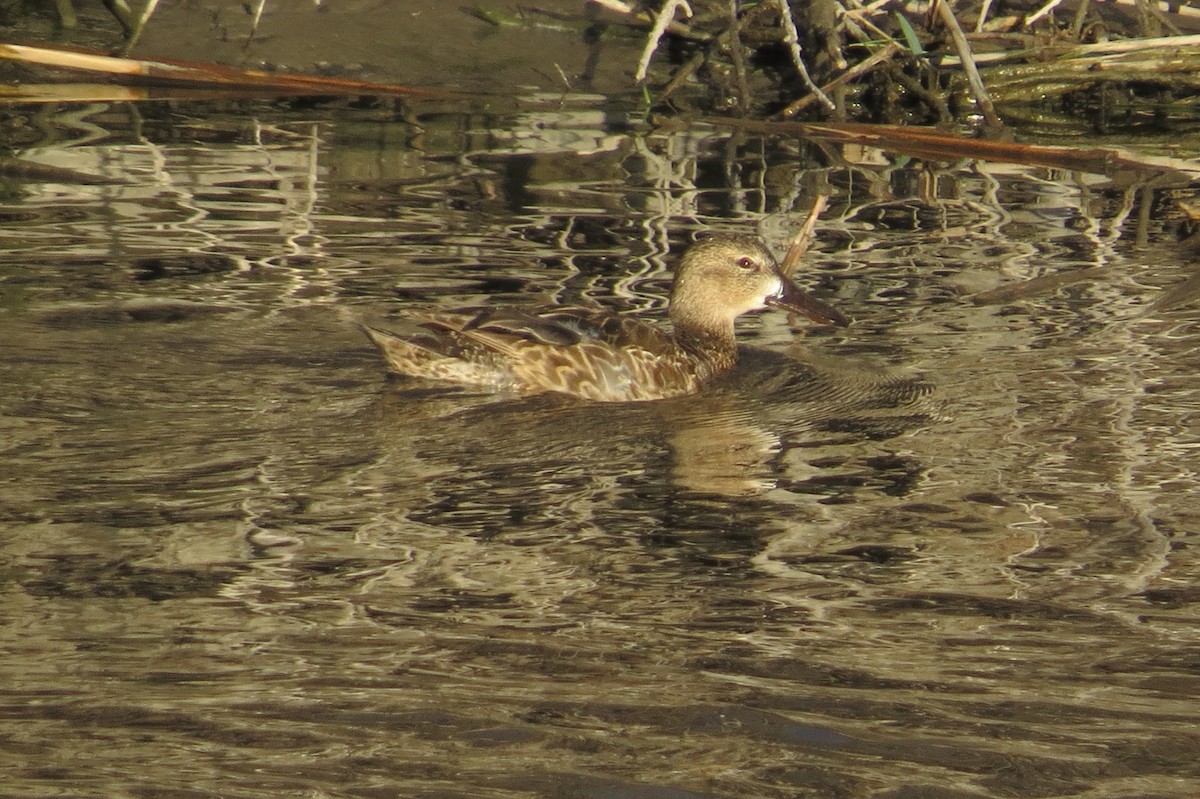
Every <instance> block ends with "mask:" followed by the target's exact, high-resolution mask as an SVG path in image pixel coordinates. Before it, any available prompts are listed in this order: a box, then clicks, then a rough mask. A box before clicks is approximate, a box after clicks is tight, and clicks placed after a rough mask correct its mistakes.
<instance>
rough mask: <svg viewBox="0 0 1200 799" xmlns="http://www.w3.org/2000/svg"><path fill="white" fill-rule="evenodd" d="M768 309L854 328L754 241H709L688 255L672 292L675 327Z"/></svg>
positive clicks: (712, 323) (750, 238) (726, 320)
mask: <svg viewBox="0 0 1200 799" xmlns="http://www.w3.org/2000/svg"><path fill="white" fill-rule="evenodd" d="M766 307H774V308H782V309H783V310H785V311H793V312H795V313H799V314H803V315H804V316H807V317H808V318H809V319H812V320H813V321H815V322H818V323H820V324H832V325H847V324H849V320H848V319H846V317H845V316H843V315H842V314H841V313H840V312H839V311H838V310H837V309H835V308H831V307H830V306H828V305H826V304H825V303H823V302H821V301H820V300H818V299H816V298H815V297H813V296H812V295H810V294H808V293H807V292H805V291H803V290H801V289H800V288H799V287H798V286H797V285H796V284H795V283H793V282H792V281H791V280H789V279H788V278H787V277H786V276H785V275H784V274H783V273H782V272H781V271H780V269H779V264H778V262H777V261H776V260H775V256H773V255H772V254H771V251H770V250H768V249H767V247H766V245H764V244H763V243H762V241H761V240H759V239H758V238H757V237H755V236H741V235H724V234H723V235H715V236H710V237H708V238H705V239H701V240H699V241H697V242H696V243H695V244H693V245H692V246H691V247H690V248H688V251H687V252H686V253H684V255H683V259H682V260H681V261H680V264H679V269H678V271H677V272H676V275H675V283H674V285H673V286H672V289H671V307H670V314H671V319H672V321H674V322H675V323H676V325H679V324H680V323H683V324H685V325H688V324H690V325H693V326H696V325H700V326H709V327H711V326H715V325H718V324H719V325H721V326H725V325H732V323H733V320H734V319H736V318H737V317H739V316H741V315H742V314H744V313H747V312H749V311H756V310H759V309H761V308H766ZM705 320H707V321H705Z"/></svg>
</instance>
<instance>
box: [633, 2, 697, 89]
mask: <svg viewBox="0 0 1200 799" xmlns="http://www.w3.org/2000/svg"><path fill="white" fill-rule="evenodd" d="M677 8H678V9H682V10H683V16H684V17H687V18H688V19H690V18H691V16H692V7H691V6H690V5H688V3H687V0H667V4H666V5H664V6H663V7H662V11H659V12H658V16H656V17H655V18H654V27H653V28H651V29H650V36H649V37H648V38H647V39H646V47H645V49H644V50H642V57H641V59H640V60H639V61H638V68H637V72H636V73H634V76H633V77H634V80H636V81H638V82H641V81H644V80H645V79H646V71H647V70H648V69H650V59H651V58H652V57H653V56H654V51H655V50H657V49H658V43H659V41H660V40H661V39H662V37H663V34H664V33H666V30H667V25H669V24H670V22H671V20H672V19H673V18H674V17H675V9H677Z"/></svg>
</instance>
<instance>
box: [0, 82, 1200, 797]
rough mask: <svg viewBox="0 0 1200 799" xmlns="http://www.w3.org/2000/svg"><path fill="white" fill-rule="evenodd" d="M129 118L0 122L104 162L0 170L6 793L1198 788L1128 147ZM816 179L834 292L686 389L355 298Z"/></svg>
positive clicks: (630, 281)
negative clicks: (1009, 150)
mask: <svg viewBox="0 0 1200 799" xmlns="http://www.w3.org/2000/svg"><path fill="white" fill-rule="evenodd" d="M139 110H140V114H139V117H138V120H137V125H136V126H135V125H133V124H132V123H131V119H132V117H131V116H130V115H129V114H127V113H124V112H123V111H122V109H121V108H120V107H118V106H111V107H109V106H103V105H97V106H88V107H82V106H81V107H63V108H62V109H60V110H58V111H51V112H47V113H46V114H45V115H44V117H43V119H44V123H45V125H46V126H47V127H48V129H49V130H52V131H54V132H56V136H57V138H56V139H52V140H50V141H49V142H48V143H45V144H36V143H35V144H31V145H30V148H29V149H28V150H27V151H26V152H24V153H23V154H22V157H24V158H27V159H29V160H34V161H38V162H42V163H46V164H52V165H54V166H57V167H61V168H64V169H72V170H76V171H79V172H85V173H88V174H94V175H98V176H104V177H110V178H119V180H112V181H100V182H92V183H80V184H70V183H55V182H37V181H31V182H25V183H17V184H13V185H10V186H9V187H8V192H7V194H6V199H5V200H4V202H3V207H2V208H0V213H2V214H3V216H4V219H5V220H6V222H5V226H4V238H3V248H2V251H0V281H2V282H0V292H2V293H0V369H2V370H3V380H4V385H5V390H4V391H3V392H2V393H0V430H2V433H3V438H2V441H3V447H4V458H3V459H0V484H2V485H3V486H4V491H3V492H2V494H0V518H3V520H4V538H5V546H4V551H3V555H2V561H0V574H3V575H4V577H5V578H6V579H5V580H4V581H3V582H2V583H0V586H2V590H3V592H4V607H5V613H4V621H5V624H4V625H3V626H2V627H0V631H2V632H0V635H2V636H3V639H2V645H0V675H2V677H3V679H2V683H3V685H4V689H3V694H4V697H5V700H4V702H3V704H2V708H3V709H2V710H0V714H2V718H3V722H2V723H3V725H4V727H3V729H6V730H8V731H9V732H10V733H11V734H9V735H7V738H8V739H9V743H10V744H11V746H8V747H6V748H5V751H4V753H3V754H0V764H3V770H4V773H5V774H6V782H7V785H6V789H7V790H8V791H9V792H11V793H13V794H14V795H17V794H20V795H29V796H40V795H51V794H53V793H56V792H57V793H63V792H66V793H73V794H88V795H92V794H95V795H111V796H132V795H138V796H145V795H154V794H163V795H168V794H169V795H171V796H197V797H199V796H224V797H237V796H256V797H257V796H262V795H263V794H264V793H266V794H271V795H292V794H301V793H321V794H322V795H328V796H364V797H365V796H380V795H387V796H396V795H404V796H429V797H433V796H472V797H491V796H494V797H514V796H550V797H557V796H562V797H566V796H572V797H574V796H594V797H603V796H628V797H732V796H739V797H742V796H812V797H834V796H844V797H859V796H888V797H904V796H933V797H956V798H957V797H977V796H1020V797H1035V796H1037V797H1045V796H1078V795H1087V796H1096V797H1100V796H1113V797H1116V796H1133V795H1138V796H1155V797H1160V796H1161V797H1188V796H1192V795H1194V794H1195V792H1196V788H1197V786H1198V785H1200V773H1198V770H1197V766H1196V764H1195V757H1194V752H1195V751H1196V749H1197V746H1198V745H1200V739H1198V736H1197V733H1196V729H1197V726H1196V724H1197V720H1198V714H1197V712H1196V709H1195V708H1196V699H1197V693H1198V690H1200V675H1198V672H1197V663H1198V662H1200V661H1198V660H1197V653H1198V652H1200V648H1198V646H1200V643H1198V641H1200V639H1198V637H1197V628H1196V616H1195V608H1196V602H1197V594H1196V590H1195V588H1194V585H1195V582H1196V577H1197V568H1198V564H1197V560H1196V558H1195V554H1194V553H1195V547H1194V546H1193V544H1194V538H1195V529H1196V523H1197V521H1200V519H1198V513H1197V510H1196V504H1195V500H1194V496H1195V490H1196V471H1195V465H1194V462H1193V461H1194V457H1193V454H1194V449H1195V444H1196V424H1195V420H1196V418H1197V409H1198V408H1200V382H1198V380H1200V379H1198V378H1197V377H1196V375H1198V374H1200V363H1198V362H1197V359H1196V353H1197V352H1200V348H1198V347H1197V341H1198V338H1197V337H1198V335H1200V333H1198V329H1197V317H1196V311H1195V309H1194V303H1192V302H1190V300H1189V296H1190V295H1189V294H1188V290H1187V289H1186V286H1187V285H1188V281H1189V280H1194V271H1195V269H1194V265H1193V264H1191V263H1190V262H1189V261H1188V259H1187V257H1186V256H1184V255H1181V254H1180V252H1179V250H1178V247H1177V246H1176V244H1175V238H1176V234H1177V233H1178V232H1179V231H1180V230H1185V229H1186V224H1187V223H1186V221H1185V220H1184V219H1183V217H1182V214H1180V213H1179V212H1178V211H1177V209H1175V207H1174V206H1173V205H1171V203H1170V202H1169V201H1168V200H1169V197H1168V196H1167V195H1168V192H1167V191H1166V190H1154V191H1150V190H1143V189H1142V188H1140V187H1138V186H1132V187H1131V186H1129V185H1127V184H1125V183H1123V182H1121V181H1109V180H1107V179H1105V178H1103V177H1101V176H1083V175H1065V174H1060V173H1056V172H1053V171H1051V170H1045V169H1025V168H1014V167H1004V168H1001V167H998V166H995V165H987V164H983V163H974V164H966V163H964V164H951V165H939V164H920V163H915V162H902V161H890V160H888V159H887V158H885V157H884V156H882V155H881V154H877V153H876V154H863V155H862V157H861V158H859V157H856V158H851V157H850V154H849V152H848V151H847V153H843V154H841V155H835V154H833V153H832V152H831V151H829V150H828V149H821V148H810V147H808V146H807V145H805V144H804V143H803V142H796V141H791V140H781V139H757V138H752V137H745V136H737V135H731V134H728V133H722V132H719V131H715V130H697V131H692V132H680V133H647V134H644V135H643V134H637V135H635V134H634V133H632V132H630V130H631V129H630V126H629V125H627V124H625V123H624V122H623V121H622V120H623V119H624V116H623V114H624V112H623V110H622V109H619V108H597V107H596V101H595V98H588V97H568V98H565V99H564V100H563V101H562V102H558V101H557V99H556V102H555V103H554V104H543V103H540V102H538V101H536V98H535V99H534V100H529V101H525V102H523V103H521V104H520V107H518V108H513V109H506V110H493V111H489V112H483V111H479V112H476V113H473V114H468V113H463V112H461V111H460V110H456V109H446V108H438V107H428V108H412V109H409V108H405V109H400V108H390V107H384V106H379V105H371V104H364V103H326V104H315V105H311V106H307V107H286V106H279V105H268V104H255V103H246V104H234V105H222V104H212V105H209V106H188V107H186V108H175V107H172V106H170V105H167V104H149V105H146V106H144V107H139ZM618 123H620V124H618ZM818 190H832V192H833V195H832V198H831V205H830V211H829V212H828V214H827V215H826V218H825V220H824V221H823V223H822V225H821V228H820V232H819V235H818V240H817V243H816V245H815V248H814V250H813V251H812V253H811V255H810V259H809V261H810V262H809V265H808V266H806V267H803V271H802V273H801V274H800V275H799V279H800V281H801V282H803V283H804V284H805V285H806V286H807V287H809V288H810V289H812V290H813V291H814V292H815V293H817V294H818V295H820V296H821V297H822V298H823V299H827V300H829V301H830V302H831V303H833V304H835V305H836V306H837V307H838V308H839V309H840V310H842V311H844V312H846V313H847V314H848V315H850V316H852V317H853V318H854V319H855V323H854V324H853V325H852V326H851V327H850V328H849V329H846V330H831V329H826V328H807V329H801V328H797V329H792V328H791V327H790V326H789V322H788V320H787V319H786V318H784V317H783V316H781V315H769V314H764V315H762V316H759V317H755V318H751V319H747V320H745V322H744V324H743V325H742V330H741V340H742V341H743V342H744V344H745V350H744V354H743V358H742V362H741V364H740V365H739V369H738V371H737V372H736V373H735V374H734V375H732V376H731V377H730V378H728V379H726V380H723V381H721V382H719V383H718V384H715V385H713V386H711V387H710V388H709V389H707V390H706V391H705V392H704V393H703V394H701V395H699V396H696V397H691V398H686V399H680V400H672V401H667V402H658V403H645V404H632V405H597V404H587V403H579V402H574V401H570V400H567V399H564V398H560V397H555V396H539V397H529V398H516V397H505V396H495V395H490V394H480V393H474V392H470V391H464V390H459V389H451V388H446V387H442V386H436V385H432V384H426V383H420V382H412V381H405V380H398V379H389V378H387V377H386V376H385V375H384V370H383V366H382V364H381V363H380V360H379V358H378V356H377V355H376V353H375V352H374V351H373V350H372V349H371V347H370V345H369V343H368V342H367V341H366V339H365V338H364V337H363V336H362V335H361V333H360V332H359V330H358V327H357V322H358V321H360V320H364V319H374V318H379V317H388V316H389V315H393V314H398V313H402V312H404V311H407V310H409V309H411V308H415V307H453V306H461V305H469V304H476V303H506V304H518V305H519V304H530V305H533V304H541V303H544V302H547V301H562V302H579V301H592V302H599V303H602V304H605V305H607V306H609V307H612V308H613V309H614V310H618V311H624V312H632V313H640V314H643V315H646V316H648V317H651V318H658V319H661V318H662V317H663V309H664V306H665V298H666V291H667V288H668V285H669V280H670V278H669V269H670V265H671V263H672V262H673V258H672V255H671V253H673V252H677V251H678V249H679V248H680V246H681V245H682V244H683V243H684V241H686V240H687V238H689V237H690V236H691V235H692V234H693V233H694V232H696V231H698V230H704V229H718V230H733V229H736V230H749V229H757V230H759V231H760V232H762V233H763V234H764V235H765V237H766V238H767V240H768V241H769V242H770V243H771V244H772V245H773V246H775V247H776V248H780V246H781V245H782V243H783V242H784V241H785V240H786V238H787V237H788V235H789V234H790V233H791V232H792V231H793V230H794V229H795V227H796V226H798V225H799V224H800V222H801V221H802V217H803V210H802V209H805V208H807V207H808V205H809V202H810V200H811V196H812V195H813V194H814V193H816V192H817V191H818ZM1173 191H1178V192H1183V193H1186V191H1187V189H1186V188H1176V189H1173ZM1139 203H1148V204H1149V206H1148V209H1149V210H1148V211H1147V213H1141V211H1140V209H1141V207H1142V206H1139ZM1073 270H1087V271H1082V274H1083V278H1084V279H1078V280H1051V281H1043V282H1041V283H1032V284H1031V283H1030V282H1029V281H1032V280H1038V279H1041V278H1047V277H1053V276H1061V275H1064V274H1068V273H1071V272H1072V271H1073ZM1076 277H1079V275H1076ZM1013 286H1020V287H1021V289H1020V290H1016V291H1013V290H1012V289H1011V287H1013ZM1005 291H1008V292H1009V293H1007V294H1006V293H1004V292H1005ZM981 297H982V298H983V300H984V301H981V302H979V303H976V302H973V301H972V298H981ZM998 298H999V299H998ZM1163 298H1167V300H1166V301H1164V300H1163ZM17 730H19V735H18V733H17Z"/></svg>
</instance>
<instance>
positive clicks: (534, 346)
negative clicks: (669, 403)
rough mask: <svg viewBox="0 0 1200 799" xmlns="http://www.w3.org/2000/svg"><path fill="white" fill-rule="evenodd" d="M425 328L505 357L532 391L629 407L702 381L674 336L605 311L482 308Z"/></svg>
mask: <svg viewBox="0 0 1200 799" xmlns="http://www.w3.org/2000/svg"><path fill="white" fill-rule="evenodd" d="M429 325H430V326H431V327H440V328H442V329H444V330H449V331H452V332H453V333H455V334H456V335H457V336H458V337H461V339H462V340H463V341H464V343H466V342H470V343H472V344H474V345H477V346H482V347H484V348H486V349H488V350H490V351H492V352H494V353H498V354H500V355H502V356H503V357H504V359H505V360H506V361H507V365H508V368H509V369H510V370H511V371H512V373H513V375H514V376H516V377H517V378H518V379H519V380H520V381H521V382H522V383H525V384H527V385H528V387H529V388H533V389H540V390H543V391H558V392H562V393H565V394H571V395H574V396H577V397H583V398H585V399H591V400H599V401H608V402H627V401H630V400H649V399H660V398H663V397H669V396H679V395H681V394H690V393H692V392H694V391H695V390H696V389H697V388H698V387H699V384H700V382H701V380H702V376H701V375H700V374H698V373H697V370H696V368H695V365H694V364H692V363H690V361H689V359H688V356H687V354H686V353H684V352H683V351H682V350H681V349H680V347H679V346H678V344H676V342H675V339H674V337H673V336H671V334H669V333H667V332H666V331H664V330H662V329H660V328H657V327H655V326H653V325H650V324H646V323H645V322H640V321H638V320H636V319H632V318H629V317H622V316H617V315H614V314H611V313H608V312H605V311H602V310H597V309H591V308H564V307H559V308H552V309H546V310H542V311H536V312H527V311H520V310H513V309H486V310H484V311H481V312H479V313H477V314H474V315H469V316H462V315H448V316H439V317H437V318H435V319H431V320H429Z"/></svg>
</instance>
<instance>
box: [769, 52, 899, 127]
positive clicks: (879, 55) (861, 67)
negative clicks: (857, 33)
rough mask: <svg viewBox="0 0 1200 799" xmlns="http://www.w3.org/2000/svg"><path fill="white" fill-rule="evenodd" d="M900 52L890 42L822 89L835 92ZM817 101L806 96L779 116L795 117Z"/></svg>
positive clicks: (810, 95)
mask: <svg viewBox="0 0 1200 799" xmlns="http://www.w3.org/2000/svg"><path fill="white" fill-rule="evenodd" d="M898 52H900V45H898V44H896V43H895V42H888V43H887V45H885V46H884V47H883V49H881V50H879V51H877V52H875V53H874V54H872V55H871V57H870V58H867V59H865V60H863V61H861V62H859V63H857V64H855V65H854V66H852V67H851V68H850V69H848V70H846V71H845V72H843V73H842V74H841V75H838V76H837V77H836V78H834V79H833V80H831V81H829V83H826V84H825V85H824V86H823V87H822V89H823V90H824V91H826V92H830V91H833V90H834V89H836V88H838V87H839V86H841V85H842V84H844V83H849V82H850V81H852V80H854V79H855V78H857V77H858V76H859V75H862V74H865V73H867V72H870V71H871V70H872V69H874V68H875V67H877V66H878V65H880V64H882V63H883V62H884V61H888V60H890V59H891V58H892V56H894V55H896V53H898ZM816 101H817V95H815V94H806V95H805V96H804V97H801V98H800V99H799V100H796V101H795V102H794V103H792V104H790V105H789V106H788V107H787V108H785V109H783V110H782V111H780V112H779V115H780V116H781V117H783V118H784V119H788V118H790V117H794V116H795V115H796V114H798V113H799V112H800V111H801V110H802V109H804V108H805V107H807V106H809V105H811V104H813V103H815V102H816Z"/></svg>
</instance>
